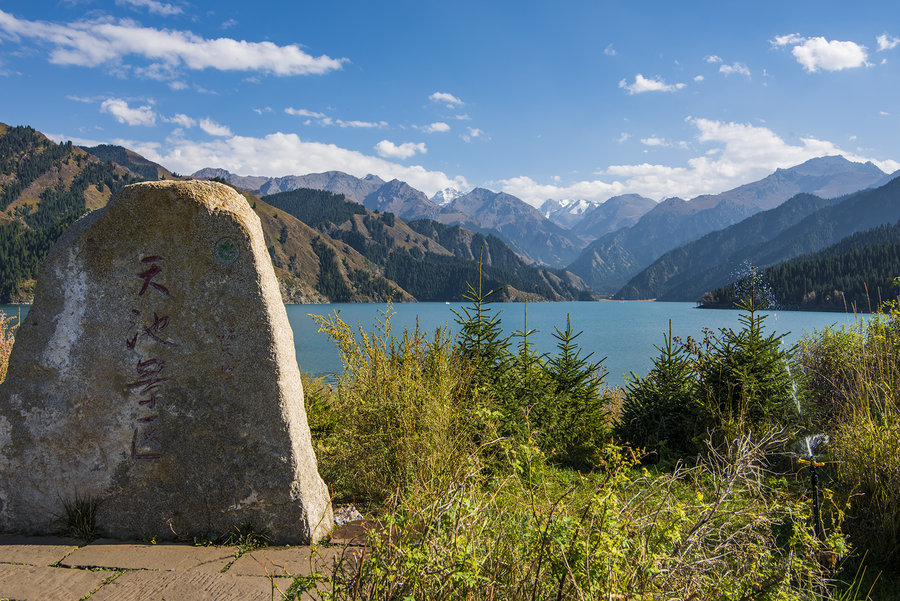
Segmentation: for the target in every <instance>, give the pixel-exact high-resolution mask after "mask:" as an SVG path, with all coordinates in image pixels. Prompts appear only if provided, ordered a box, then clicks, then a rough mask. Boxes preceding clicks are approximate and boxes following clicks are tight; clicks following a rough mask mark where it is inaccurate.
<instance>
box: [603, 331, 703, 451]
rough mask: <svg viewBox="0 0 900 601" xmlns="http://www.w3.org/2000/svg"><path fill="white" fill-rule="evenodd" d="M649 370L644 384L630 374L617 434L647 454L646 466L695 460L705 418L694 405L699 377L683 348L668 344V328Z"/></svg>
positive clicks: (675, 343)
mask: <svg viewBox="0 0 900 601" xmlns="http://www.w3.org/2000/svg"><path fill="white" fill-rule="evenodd" d="M655 348H656V350H658V351H659V355H658V356H656V357H655V358H654V359H653V368H652V369H651V370H650V373H649V374H647V375H646V376H645V377H643V378H638V377H637V376H636V375H635V374H634V373H632V374H631V378H630V379H629V381H628V384H627V385H626V390H625V400H624V402H623V406H622V412H621V415H620V417H619V420H618V422H617V424H616V434H617V435H618V436H619V438H620V439H621V440H623V441H625V442H627V443H628V444H630V445H632V446H634V447H637V448H642V449H644V450H645V451H647V452H648V453H649V454H648V455H647V460H648V461H649V462H655V461H658V460H671V459H680V458H687V457H690V456H695V455H696V454H697V452H698V451H699V450H700V448H701V447H700V444H701V441H702V440H705V438H706V431H707V427H708V426H709V425H710V424H709V423H708V417H707V415H706V414H705V412H704V407H703V405H701V404H700V403H699V401H698V391H699V382H698V379H697V372H696V370H695V368H694V364H693V362H692V360H691V356H690V355H689V354H688V352H687V349H686V348H685V346H684V345H682V344H678V343H677V342H676V341H675V340H673V338H672V322H671V321H670V322H669V332H668V334H667V335H665V336H664V339H663V346H661V347H660V346H656V347H655Z"/></svg>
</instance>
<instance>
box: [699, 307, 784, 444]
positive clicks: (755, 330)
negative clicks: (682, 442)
mask: <svg viewBox="0 0 900 601" xmlns="http://www.w3.org/2000/svg"><path fill="white" fill-rule="evenodd" d="M766 307H767V303H765V302H760V301H759V300H758V299H756V298H755V297H754V296H751V297H750V299H749V300H746V301H742V302H740V303H738V309H740V310H741V311H742V313H741V315H740V317H739V320H740V322H741V324H742V326H743V327H742V328H741V329H740V330H739V331H737V332H735V331H734V329H732V328H723V329H721V330H720V331H719V333H718V334H714V335H711V336H709V337H708V339H707V341H706V343H705V345H704V346H705V348H702V350H700V351H699V352H698V355H697V372H698V375H699V386H700V390H699V400H700V402H701V403H703V404H704V405H705V411H706V412H707V413H708V414H709V415H710V416H711V419H712V421H713V423H714V424H715V426H716V429H717V431H718V432H719V433H720V434H721V435H723V436H725V437H729V436H736V435H738V434H739V433H741V432H746V431H749V430H754V429H755V430H759V429H760V428H775V429H777V428H780V427H783V426H785V425H789V424H796V423H797V421H798V411H797V405H796V398H795V394H794V381H793V378H792V376H791V371H790V364H791V362H792V360H793V355H794V352H795V349H793V348H785V347H784V345H783V344H782V338H784V336H785V335H784V334H781V335H776V334H775V333H771V334H766V332H765V326H764V322H765V320H766V317H767V315H766V314H765V313H763V311H764V310H765V309H766Z"/></svg>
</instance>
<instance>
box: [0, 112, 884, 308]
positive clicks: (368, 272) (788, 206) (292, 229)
mask: <svg viewBox="0 0 900 601" xmlns="http://www.w3.org/2000/svg"><path fill="white" fill-rule="evenodd" d="M0 125H2V124H0ZM895 175H898V174H891V175H889V174H886V173H884V172H882V171H881V170H880V169H878V168H877V167H876V166H875V165H873V164H872V163H855V162H852V161H849V160H847V159H845V158H843V157H820V158H816V159H811V160H809V161H806V162H805V163H803V164H801V165H797V166H795V167H791V168H788V169H778V170H776V171H775V172H774V173H772V174H771V175H769V176H767V177H765V178H763V179H762V180H759V181H757V182H751V183H748V184H744V185H742V186H739V187H737V188H734V189H732V190H728V191H726V192H722V193H720V194H714V195H703V196H698V197H696V198H694V199H691V200H683V199H680V198H669V199H666V200H664V201H662V202H660V203H656V202H655V201H653V200H651V199H648V198H645V197H642V196H639V195H636V194H626V195H621V196H616V197H613V198H610V199H608V200H607V201H605V202H603V203H597V202H589V201H585V200H579V199H572V200H569V201H550V200H548V201H546V202H545V203H544V204H543V205H542V207H541V210H538V209H536V208H534V207H533V206H531V205H529V204H527V203H525V202H523V201H522V200H521V199H519V198H516V197H515V196H513V195H510V194H507V193H504V192H494V191H491V190H488V189H486V188H475V189H474V190H471V191H469V192H465V193H463V192H460V191H458V190H455V189H453V188H448V189H445V190H441V191H439V192H438V193H437V194H435V195H434V196H432V197H431V198H428V197H427V196H426V195H425V194H424V193H423V192H421V191H419V190H416V189H415V188H413V187H412V186H410V185H409V184H407V183H406V182H402V181H400V180H396V179H395V180H391V181H385V180H383V179H382V178H380V177H378V176H375V175H367V176H365V177H362V178H358V177H355V176H352V175H349V174H346V173H342V172H338V171H331V172H325V173H314V174H306V175H289V176H284V177H277V178H275V177H264V176H254V175H235V174H232V173H230V172H228V171H226V170H224V169H218V168H207V169H202V170H200V171H198V172H196V173H194V174H193V175H192V176H191V177H194V178H206V179H217V180H219V181H223V182H227V183H229V184H230V185H232V186H235V187H236V188H238V189H240V190H241V191H242V193H244V194H245V195H246V196H247V197H248V199H249V200H250V202H251V204H253V205H254V206H255V207H257V212H258V213H259V214H260V218H261V220H262V221H263V226H264V230H265V233H266V236H267V245H268V246H269V249H270V253H271V254H272V257H273V261H274V262H275V264H276V269H277V270H280V271H279V274H280V276H279V277H280V278H281V279H282V282H283V283H284V284H285V288H284V290H283V291H284V294H285V298H287V299H290V300H301V301H315V300H319V301H321V300H334V299H336V298H345V297H346V298H348V299H350V300H373V299H382V298H387V297H391V296H393V297H395V298H397V299H402V300H413V299H418V300H425V299H429V300H438V299H440V300H450V297H449V296H452V295H451V294H450V292H449V290H450V288H449V287H448V288H443V289H441V287H440V286H439V285H438V284H437V283H436V280H435V279H434V278H435V277H439V278H443V279H444V280H446V281H448V282H452V284H450V286H458V290H457V291H458V292H461V291H462V290H464V288H465V281H464V280H460V279H459V277H461V276H460V274H463V273H466V274H472V273H475V271H473V269H475V267H476V262H477V260H478V258H481V260H482V261H484V267H485V268H486V270H490V271H491V273H490V277H491V278H495V279H494V281H495V282H497V283H498V284H503V283H505V284H508V285H506V286H500V287H501V288H503V290H504V294H505V295H506V296H507V297H508V298H526V297H529V298H535V299H537V298H541V299H548V300H560V299H572V298H587V296H589V293H588V292H587V290H588V289H591V290H593V291H594V292H595V293H600V294H601V295H606V296H613V295H614V296H615V298H622V299H632V298H633V299H638V298H640V299H647V298H656V299H666V300H693V299H695V298H697V297H698V296H700V295H702V294H703V293H705V292H707V291H709V290H711V289H712V288H715V287H717V286H721V285H723V284H725V283H727V282H728V281H730V280H731V279H733V276H734V272H735V270H736V269H737V267H738V266H739V265H741V264H744V263H746V262H752V263H753V264H755V265H772V264H775V263H777V262H779V261H783V260H786V259H789V258H791V257H795V256H797V255H798V254H800V253H808V252H813V251H815V250H818V249H820V248H822V247H823V246H824V245H827V244H832V243H835V242H837V241H838V240H839V239H840V236H846V235H849V234H852V233H854V232H858V231H860V229H865V228H867V227H874V226H877V225H880V224H882V223H884V222H885V221H887V220H889V219H891V218H892V216H893V215H895V213H896V211H895V209H896V206H897V205H898V204H900V201H898V200H897V198H896V197H897V194H898V190H897V188H896V187H895V186H894V182H893V180H892V178H893V176H895ZM176 177H179V176H177V175H175V174H173V173H171V172H169V171H168V170H166V169H165V168H163V167H162V166H160V165H157V164H155V163H152V162H151V161H148V160H147V159H145V158H144V157H141V156H140V155H139V154H137V153H134V152H133V151H131V150H129V149H126V148H124V147H120V146H110V145H102V146H97V147H93V148H79V147H75V146H73V145H71V144H59V145H57V144H54V143H53V142H50V141H49V140H47V139H46V138H45V137H43V136H41V134H39V133H38V132H35V131H34V130H32V129H30V128H27V127H26V128H21V127H18V128H10V127H8V126H5V125H2V126H0V209H2V210H0V260H2V262H0V286H5V288H0V297H3V298H19V297H21V296H22V295H23V294H24V295H25V296H27V294H28V286H29V284H28V282H31V281H33V277H34V273H35V272H36V269H37V266H38V265H39V263H40V258H41V257H42V256H43V253H44V252H45V250H46V248H49V246H48V245H49V244H52V240H53V239H55V236H56V235H58V233H59V232H60V231H62V229H64V228H65V227H66V225H67V224H68V223H70V222H71V220H73V219H74V218H77V216H78V215H80V214H81V213H82V212H84V211H86V210H91V209H94V208H98V207H101V206H103V205H104V204H105V203H106V201H107V200H108V198H109V195H110V194H111V193H112V192H113V191H115V190H116V189H118V188H120V187H121V186H123V185H126V184H127V183H130V182H132V181H140V180H146V179H160V178H176ZM316 191H318V192H320V193H322V192H324V193H328V196H322V195H319V196H316V194H315V192H316ZM294 192H297V193H298V194H300V196H302V197H303V198H306V200H305V201H304V202H306V203H307V204H306V205H304V206H305V208H304V209H302V210H300V209H298V208H297V206H299V205H297V204H296V203H297V202H298V201H297V197H296V195H293V196H292V194H291V193H294ZM304 195H305V196H304ZM310 199H312V200H310ZM288 202H289V203H293V204H291V205H290V207H288V206H287V205H283V206H279V203H288ZM309 203H312V204H309ZM343 205H346V206H348V207H350V208H351V209H352V210H351V211H350V213H347V211H346V210H345V209H340V210H338V209H336V208H335V207H339V206H343ZM326 209H327V210H326ZM317 211H318V212H320V213H321V212H322V211H325V212H329V211H330V212H331V213H333V214H334V215H333V216H335V215H344V219H343V220H341V221H329V222H328V223H327V224H325V223H324V222H323V223H318V224H317V225H312V224H310V223H308V222H307V220H309V219H311V217H310V215H311V214H317ZM354 211H355V212H354ZM829 211H830V212H829ZM345 213H347V214H345ZM298 215H299V216H298ZM335 218H336V217H335ZM377 224H381V225H377ZM61 228H62V229H61ZM326 264H327V265H329V266H330V267H327V268H323V266H324V265H326ZM423 265H427V266H428V268H427V269H425V270H423V267H422V266H423ZM323 269H325V270H324V271H323ZM428 270H430V272H429V273H427V274H426V273H425V272H426V271H428ZM898 271H900V266H898ZM313 274H317V275H313ZM452 274H456V275H452ZM323 278H324V279H323ZM288 284H290V285H288ZM438 290H439V292H436V291H438ZM435 294H437V295H438V296H434V295H435ZM17 295H18V296H17ZM440 295H444V296H447V298H443V297H441V296H440Z"/></svg>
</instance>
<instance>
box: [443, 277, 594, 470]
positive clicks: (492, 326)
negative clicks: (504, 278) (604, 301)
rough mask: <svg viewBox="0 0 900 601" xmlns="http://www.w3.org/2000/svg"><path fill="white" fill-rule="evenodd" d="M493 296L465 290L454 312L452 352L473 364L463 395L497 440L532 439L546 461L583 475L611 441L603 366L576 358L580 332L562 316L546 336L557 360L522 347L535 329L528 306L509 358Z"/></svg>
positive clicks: (508, 344) (508, 340) (507, 338)
mask: <svg viewBox="0 0 900 601" xmlns="http://www.w3.org/2000/svg"><path fill="white" fill-rule="evenodd" d="M494 292H495V291H491V292H488V293H484V292H483V290H482V289H481V286H480V284H479V287H478V289H475V288H474V287H472V286H469V292H468V293H467V295H466V299H467V300H468V301H469V302H470V305H467V306H465V307H463V308H462V310H461V312H458V313H456V316H457V323H458V324H459V325H460V331H459V334H458V336H457V353H458V354H459V356H460V358H461V359H462V360H463V361H466V362H468V363H470V364H471V365H472V366H473V367H472V372H471V377H470V380H469V382H468V386H467V394H469V395H470V396H473V397H476V398H478V399H479V404H480V405H481V406H483V407H484V408H485V409H486V410H488V411H489V412H491V413H492V414H493V415H494V416H495V418H496V420H497V422H498V424H499V433H500V434H501V435H502V436H506V437H511V438H513V439H515V440H517V441H519V442H520V443H521V442H525V441H528V440H534V441H535V442H536V443H537V445H538V446H539V448H540V449H541V451H542V452H543V453H545V454H546V455H547V456H548V457H549V459H550V461H551V462H553V463H555V464H557V465H563V466H567V467H572V468H576V469H581V470H590V469H591V468H593V467H594V466H596V465H597V460H598V457H599V453H600V451H601V449H602V448H603V446H604V445H605V444H606V443H607V442H609V440H610V428H609V424H608V422H609V420H608V418H607V414H608V411H609V405H610V395H609V394H607V392H606V391H605V390H603V387H602V384H603V378H604V376H605V369H604V368H603V366H602V360H601V361H599V362H591V360H590V359H591V354H588V355H586V356H582V354H581V349H580V348H579V347H578V345H577V344H576V341H575V340H576V338H577V337H578V336H579V335H580V332H579V333H576V332H574V331H573V330H572V324H571V320H570V319H569V317H568V316H567V317H566V328H565V329H564V330H561V329H559V328H556V331H555V332H554V334H553V335H554V338H556V341H557V353H556V355H554V356H552V357H544V356H538V355H537V354H536V352H535V351H534V348H533V347H532V346H531V344H530V342H529V336H530V335H531V334H533V333H534V331H532V330H528V318H527V315H528V313H527V306H526V313H525V324H524V327H523V329H522V330H520V331H518V332H516V333H515V334H514V335H513V337H515V338H518V339H519V343H518V348H517V349H516V351H515V352H514V351H513V350H511V349H512V343H511V338H512V337H510V336H505V335H504V334H503V330H502V327H501V322H500V317H499V313H494V312H493V311H492V309H493V308H492V307H491V306H490V296H491V295H492V294H493V293H494Z"/></svg>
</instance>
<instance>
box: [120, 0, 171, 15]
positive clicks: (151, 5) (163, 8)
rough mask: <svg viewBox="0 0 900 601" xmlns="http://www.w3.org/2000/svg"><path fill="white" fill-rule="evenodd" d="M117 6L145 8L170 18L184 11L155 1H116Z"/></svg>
mask: <svg viewBox="0 0 900 601" xmlns="http://www.w3.org/2000/svg"><path fill="white" fill-rule="evenodd" d="M116 4H117V5H118V6H130V7H132V8H146V9H147V10H148V11H149V12H151V13H155V14H157V15H162V16H163V17H171V16H173V15H180V14H181V13H183V12H184V11H183V10H181V7H180V6H175V5H174V4H166V3H165V2H157V1H156V0H116Z"/></svg>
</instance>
